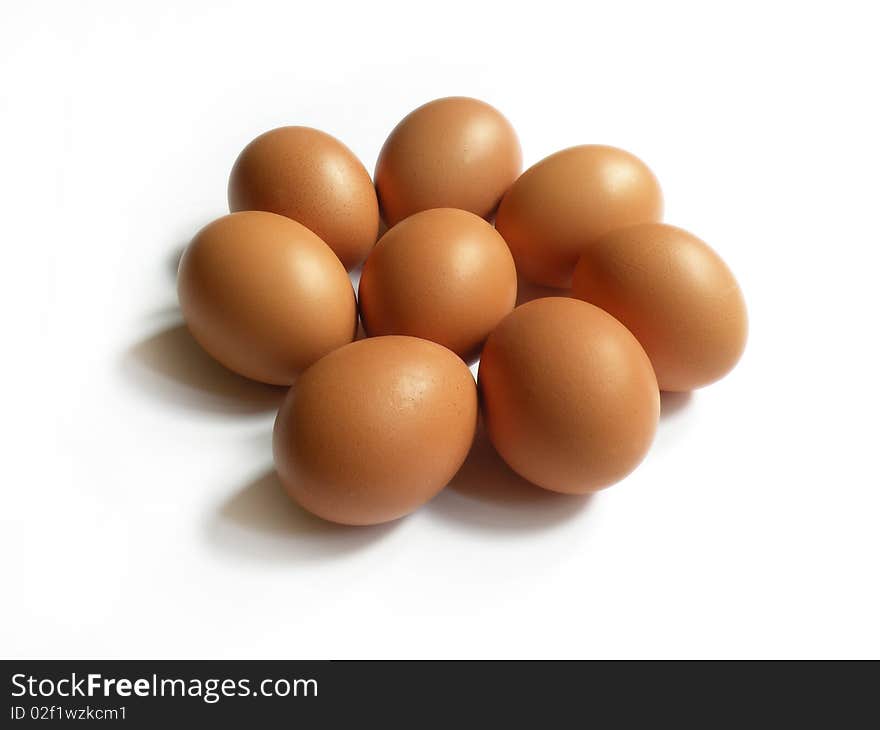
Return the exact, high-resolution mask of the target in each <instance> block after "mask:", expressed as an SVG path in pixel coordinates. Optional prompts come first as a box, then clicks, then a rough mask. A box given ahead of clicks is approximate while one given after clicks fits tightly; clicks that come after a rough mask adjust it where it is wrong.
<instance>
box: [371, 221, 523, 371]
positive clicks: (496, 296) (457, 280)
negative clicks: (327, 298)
mask: <svg viewBox="0 0 880 730" xmlns="http://www.w3.org/2000/svg"><path fill="white" fill-rule="evenodd" d="M358 300H359V302H360V307H361V318H362V320H363V323H364V328H365V330H366V332H367V334H369V335H389V334H400V335H413V336H415V337H423V338H425V339H427V340H432V341H434V342H438V343H440V344H441V345H444V346H445V347H448V348H449V349H450V350H452V351H453V352H455V353H457V354H458V355H460V356H461V357H463V358H465V359H468V358H470V357H472V356H474V355H476V354H477V352H478V350H479V348H480V346H481V345H482V344H483V341H484V340H485V339H486V337H488V336H489V333H490V332H491V331H492V330H493V329H494V327H495V326H496V325H497V324H498V323H499V322H500V321H501V320H502V319H503V318H504V317H505V316H506V315H507V314H509V313H510V311H511V310H512V309H513V305H514V302H515V301H516V267H515V266H514V264H513V257H512V256H511V255H510V250H509V249H508V248H507V244H506V243H505V242H504V239H503V238H501V236H500V235H499V234H498V232H497V231H496V230H495V229H494V228H493V227H492V226H491V225H490V224H489V223H487V222H486V221H485V220H483V219H482V218H480V217H479V216H477V215H474V214H473V213H469V212H467V211H464V210H457V209H454V208H435V209H433V210H425V211H422V212H420V213H416V214H415V215H411V216H410V217H409V218H405V219H404V220H402V221H401V222H400V223H398V224H397V225H396V226H394V227H393V228H392V229H391V230H389V231H388V232H387V233H386V234H385V235H384V236H383V237H382V238H381V240H380V241H379V243H378V244H376V247H375V248H374V249H373V251H372V253H371V254H370V256H369V258H368V259H367V262H366V263H365V264H364V269H363V272H362V273H361V279H360V288H359V290H358Z"/></svg>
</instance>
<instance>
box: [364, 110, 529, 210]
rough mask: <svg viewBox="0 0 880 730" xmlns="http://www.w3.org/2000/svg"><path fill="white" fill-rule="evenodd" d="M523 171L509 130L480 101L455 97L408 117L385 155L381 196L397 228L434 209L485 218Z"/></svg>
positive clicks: (379, 166)
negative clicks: (409, 217)
mask: <svg viewBox="0 0 880 730" xmlns="http://www.w3.org/2000/svg"><path fill="white" fill-rule="evenodd" d="M521 169H522V151H521V150H520V146H519V140H518V139H517V137H516V132H514V131H513V127H511V126H510V122H508V121H507V119H505V118H504V117H503V116H502V115H501V113H500V112H499V111H498V110H497V109H495V108H494V107H491V106H489V105H488V104H486V103H485V102H482V101H478V100H477V99H469V98H467V97H463V96H452V97H448V98H445V99H437V100H435V101H431V102H428V103H427V104H425V105H424V106H420V107H419V108H418V109H416V110H415V111H414V112H411V113H410V114H409V115H408V116H406V117H404V119H403V121H401V122H400V124H398V125H397V126H396V127H395V128H394V129H393V131H392V132H391V134H390V135H389V137H388V139H387V140H386V142H385V145H384V146H383V147H382V151H381V152H380V153H379V160H378V162H377V163H376V189H377V190H378V192H379V201H380V203H381V206H382V215H383V217H384V218H385V222H386V223H387V224H388V225H389V226H393V225H394V224H395V223H397V222H398V221H400V220H403V219H404V218H406V217H407V216H408V215H412V214H413V213H417V212H418V211H420V210H428V209H429V208H461V209H462V210H468V211H470V212H471V213H475V214H477V215H478V216H481V217H483V218H487V217H489V216H490V215H491V214H492V213H493V212H494V211H495V209H496V208H497V207H498V202H499V201H500V200H501V196H502V195H504V192H505V191H506V190H507V188H509V187H510V185H511V184H512V183H513V181H514V180H516V176H517V175H519V172H520V170H521Z"/></svg>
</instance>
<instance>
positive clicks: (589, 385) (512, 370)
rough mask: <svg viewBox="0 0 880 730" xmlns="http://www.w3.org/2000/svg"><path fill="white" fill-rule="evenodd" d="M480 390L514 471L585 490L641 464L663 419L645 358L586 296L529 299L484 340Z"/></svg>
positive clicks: (549, 485) (493, 432) (563, 488)
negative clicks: (587, 301)
mask: <svg viewBox="0 0 880 730" xmlns="http://www.w3.org/2000/svg"><path fill="white" fill-rule="evenodd" d="M479 388H480V396H481V399H482V410H483V416H484V419H485V423H486V428H487V430H488V433H489V438H490V440H491V441H492V444H493V445H494V446H495V448H496V449H497V451H498V453H499V454H500V455H501V458H502V459H504V461H506V462H507V464H508V465H509V466H510V467H511V468H512V469H513V470H514V471H515V472H517V473H518V474H519V475H520V476H522V477H524V478H525V479H527V480H529V481H530V482H533V483H534V484H537V485H538V486H541V487H544V488H545V489H549V490H552V491H556V492H565V493H571V494H583V493H588V492H592V491H595V490H598V489H601V488H603V487H607V486H609V485H611V484H613V483H615V482H617V481H619V480H620V479H623V477H625V476H626V475H627V474H629V473H630V472H631V471H632V470H633V469H635V467H636V466H637V465H638V464H639V462H641V461H642V459H643V458H644V456H645V454H646V453H647V451H648V448H649V446H650V444H651V442H652V440H653V438H654V432H655V431H656V428H657V422H658V419H659V416H660V394H659V390H658V388H657V380H656V379H655V377H654V371H653V370H652V369H651V363H650V361H649V360H648V356H647V355H646V354H645V351H644V350H643V349H642V347H641V345H639V343H638V342H637V341H636V339H635V337H633V336H632V334H630V332H629V330H627V329H626V327H624V326H623V325H622V324H620V322H618V321H617V320H616V319H614V317H612V316H611V315H610V314H608V313H607V312H604V311H603V310H601V309H599V308H598V307H595V306H593V305H591V304H587V303H586V302H582V301H579V300H577V299H571V298H566V297H547V298H544V299H535V300H533V301H531V302H528V303H527V304H523V305H521V306H519V307H517V308H516V309H514V310H513V312H512V313H511V314H509V315H508V316H507V317H506V318H505V319H504V320H503V321H502V322H501V324H500V325H499V326H498V327H497V328H496V329H495V331H494V332H492V334H491V335H490V336H489V339H488V340H487V341H486V345H485V347H484V348H483V353H482V356H481V359H480V370H479Z"/></svg>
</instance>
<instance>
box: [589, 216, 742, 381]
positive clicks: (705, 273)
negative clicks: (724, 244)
mask: <svg viewBox="0 0 880 730" xmlns="http://www.w3.org/2000/svg"><path fill="white" fill-rule="evenodd" d="M572 294H573V295H574V296H576V297H578V298H580V299H584V300H586V301H588V302H592V303H593V304H595V305H597V306H599V307H602V309H604V310H606V311H608V312H610V313H611V314H613V315H614V316H615V317H617V319H619V320H620V321H621V322H623V324H625V325H626V326H627V327H628V328H629V329H630V331H631V332H632V333H633V334H634V335H635V336H636V338H637V339H638V340H639V342H641V343H642V346H643V347H644V348H645V351H646V352H647V353H648V356H649V357H650V358H651V363H652V364H653V366H654V372H655V373H656V374H657V382H658V383H659V384H660V388H661V389H662V390H678V391H682V390H692V389H693V388H699V387H700V386H703V385H707V384H709V383H711V382H713V381H715V380H718V379H719V378H720V377H722V376H724V375H725V374H727V373H728V372H729V371H730V370H731V369H732V368H733V366H734V365H736V363H737V361H738V360H739V358H740V355H742V352H743V349H744V348H745V344H746V335H747V330H748V322H747V315H746V305H745V302H744V300H743V296H742V292H741V291H740V288H739V285H738V284H737V283H736V279H734V277H733V274H732V273H731V272H730V269H728V268H727V265H726V264H725V263H724V261H722V260H721V257H720V256H718V254H716V253H715V252H714V251H713V250H712V249H711V248H709V247H708V246H707V245H706V244H705V243H703V242H702V241H701V240H700V239H699V238H697V237H696V236H693V235H691V234H690V233H688V232H687V231H683V230H682V229H681V228H676V227H675V226H670V225H665V224H663V223H646V224H643V225H638V226H631V227H628V228H621V229H619V230H616V231H612V232H611V233H608V234H606V235H604V236H602V237H601V238H600V239H599V240H597V241H596V242H594V243H593V244H592V245H591V246H590V248H589V249H587V251H586V252H585V253H584V255H583V257H582V258H581V260H580V261H579V262H578V265H577V269H576V270H575V274H574V286H573V289H572Z"/></svg>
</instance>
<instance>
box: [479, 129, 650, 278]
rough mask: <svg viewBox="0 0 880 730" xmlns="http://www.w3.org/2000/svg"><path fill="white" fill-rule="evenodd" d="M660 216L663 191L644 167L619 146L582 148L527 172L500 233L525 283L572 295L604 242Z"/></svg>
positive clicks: (507, 205) (502, 214)
mask: <svg viewBox="0 0 880 730" xmlns="http://www.w3.org/2000/svg"><path fill="white" fill-rule="evenodd" d="M662 215H663V196H662V194H661V192H660V185H659V183H658V182H657V178H655V177H654V174H653V173H652V172H651V170H649V169H648V167H647V165H645V163H644V162H642V161H641V160H640V159H639V158H638V157H636V156H635V155H632V154H630V153H629V152H625V151H624V150H621V149H617V148H616V147H606V146H603V145H581V146H579V147H570V148H568V149H565V150H562V151H560V152H556V153H555V154H552V155H550V156H549V157H546V158H544V159H543V160H541V161H540V162H538V163H537V164H535V165H533V166H532V167H530V168H529V169H528V170H526V171H525V172H524V173H523V174H522V175H521V176H520V177H519V179H517V181H516V182H515V183H514V184H513V185H512V186H511V188H510V190H508V191H507V193H506V194H505V196H504V198H503V199H502V201H501V205H500V206H499V208H498V215H497V216H496V219H495V227H496V228H497V229H498V232H499V233H500V234H501V235H502V236H503V237H504V240H505V241H507V245H508V246H510V250H511V252H512V253H513V258H514V260H515V261H516V267H517V270H518V271H519V272H520V274H521V275H522V276H523V277H525V278H526V279H528V280H529V281H532V282H534V283H536V284H541V285H543V286H550V287H557V288H568V287H569V286H570V285H571V277H572V273H573V272H574V267H575V264H576V263H577V260H578V258H579V257H580V255H581V253H583V252H584V251H585V250H586V249H587V248H588V247H589V246H590V244H591V243H592V242H593V241H595V240H596V239H597V238H598V237H599V236H601V235H603V234H604V233H607V232H608V231H611V230H613V229H615V228H620V227H621V226H627V225H631V224H635V223H644V222H652V221H658V220H660V218H661V217H662Z"/></svg>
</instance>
